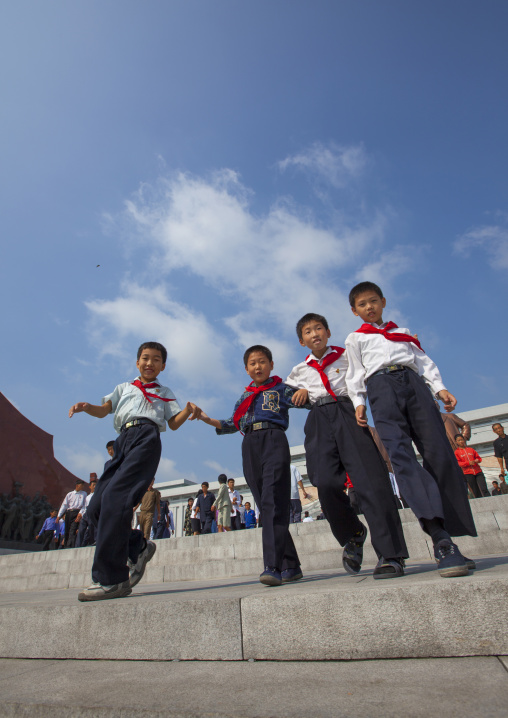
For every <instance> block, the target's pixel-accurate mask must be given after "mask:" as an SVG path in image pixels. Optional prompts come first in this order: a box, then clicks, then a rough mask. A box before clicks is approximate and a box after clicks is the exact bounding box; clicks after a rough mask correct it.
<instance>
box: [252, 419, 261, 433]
mask: <svg viewBox="0 0 508 718" xmlns="http://www.w3.org/2000/svg"><path fill="white" fill-rule="evenodd" d="M262 428H263V422H262V421H257V422H256V423H255V424H252V431H258V430H259V429H262Z"/></svg>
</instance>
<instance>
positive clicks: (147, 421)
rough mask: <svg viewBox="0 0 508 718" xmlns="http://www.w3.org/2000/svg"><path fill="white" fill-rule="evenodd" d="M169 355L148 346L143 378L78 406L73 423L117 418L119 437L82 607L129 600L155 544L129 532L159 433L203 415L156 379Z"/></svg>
mask: <svg viewBox="0 0 508 718" xmlns="http://www.w3.org/2000/svg"><path fill="white" fill-rule="evenodd" d="M166 358H167V351H166V349H165V347H163V346H162V344H159V343H158V342H145V343H144V344H142V345H141V346H140V347H139V349H138V354H137V361H136V366H137V368H138V370H139V377H138V378H137V379H135V380H134V381H133V382H124V383H123V384H119V385H118V386H117V387H116V388H115V390H114V391H113V392H112V393H111V394H108V395H107V396H105V397H104V398H103V399H102V404H101V405H98V406H96V405H93V404H88V403H87V402H79V403H78V404H74V405H73V406H71V408H70V410H69V417H72V416H73V415H74V414H77V413H80V412H85V413H86V414H89V415H90V416H95V417H97V418H99V419H102V418H104V417H105V416H107V415H108V414H111V413H113V412H114V414H115V418H114V427H115V429H116V431H117V432H118V434H119V435H120V436H119V437H118V438H117V440H116V442H115V447H114V456H113V460H112V461H111V464H110V465H109V466H108V467H107V469H106V470H105V471H104V473H103V475H102V476H101V478H100V480H99V482H98V485H97V488H96V490H95V492H94V495H93V498H92V500H91V501H90V505H89V506H88V509H87V515H88V516H89V520H90V521H91V522H92V523H93V525H94V526H95V528H96V530H97V540H96V548H95V555H94V561H93V566H92V579H93V582H94V583H93V584H92V585H91V586H89V587H88V588H85V589H83V591H81V593H79V595H78V599H79V600H80V601H101V600H104V599H109V598H121V597H123V596H128V595H129V594H130V593H131V591H132V587H133V586H135V585H136V584H137V583H138V582H139V581H140V579H141V577H142V575H143V573H144V570H145V566H146V564H147V562H148V561H149V560H150V559H151V558H152V556H153V555H154V553H155V544H154V543H153V542H152V541H148V542H147V541H146V540H145V539H144V537H143V534H142V533H141V531H138V530H131V521H132V511H133V508H134V506H136V504H139V502H140V501H141V498H142V496H143V495H144V494H145V492H146V490H147V489H148V486H149V485H150V482H151V481H152V480H153V477H154V476H155V473H156V471H157V467H158V465H159V460H160V456H161V440H160V432H161V431H165V430H166V422H167V424H168V426H169V428H170V429H171V430H173V431H176V430H177V429H178V428H180V426H182V424H183V423H184V422H185V421H187V419H189V418H191V417H192V418H193V419H196V418H198V417H199V414H200V411H201V410H200V409H199V408H198V407H197V406H196V405H195V404H192V403H191V402H187V405H186V407H185V409H183V410H181V411H180V407H179V405H178V403H177V401H176V399H175V396H174V394H173V392H172V391H171V390H170V389H168V388H167V387H165V386H162V385H161V384H160V383H159V382H158V381H157V377H158V376H159V374H160V373H161V372H162V371H164V368H165V366H166Z"/></svg>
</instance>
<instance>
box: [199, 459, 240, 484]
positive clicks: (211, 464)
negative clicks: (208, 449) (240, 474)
mask: <svg viewBox="0 0 508 718" xmlns="http://www.w3.org/2000/svg"><path fill="white" fill-rule="evenodd" d="M203 464H204V465H205V466H207V467H208V468H209V469H212V471H216V472H217V476H218V475H219V474H226V476H227V477H228V478H236V474H235V473H234V472H233V470H232V469H229V468H228V467H227V466H223V465H222V464H219V462H218V461H213V460H212V459H207V460H206V461H203ZM213 480H214V481H215V480H216V479H213Z"/></svg>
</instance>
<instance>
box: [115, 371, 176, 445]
mask: <svg viewBox="0 0 508 718" xmlns="http://www.w3.org/2000/svg"><path fill="white" fill-rule="evenodd" d="M137 378H139V377H137ZM155 383H156V384H157V387H154V388H153V389H147V391H148V393H150V394H157V395H158V396H162V397H164V398H165V399H171V401H159V400H158V399H153V398H151V403H150V402H149V401H147V400H146V399H145V397H144V396H143V392H142V391H141V389H138V387H137V386H134V384H132V383H131V382H128V381H126V382H124V383H123V384H118V386H117V387H116V388H115V390H114V391H113V392H112V393H111V394H108V395H107V396H105V397H103V399H102V403H103V404H105V403H106V402H107V401H111V412H110V413H111V414H113V413H114V415H115V419H114V422H113V425H114V427H115V429H116V431H117V432H118V433H120V431H121V429H122V426H123V425H124V424H125V423H126V422H127V421H131V420H132V419H150V420H151V421H154V422H155V423H156V424H157V426H158V427H159V431H166V422H167V421H168V420H169V419H171V417H172V416H175V415H176V414H178V413H179V412H180V411H181V409H180V405H179V404H178V402H177V401H176V397H175V395H174V394H173V392H172V391H171V389H168V387H167V386H162V384H159V382H158V381H157V380H156V381H155Z"/></svg>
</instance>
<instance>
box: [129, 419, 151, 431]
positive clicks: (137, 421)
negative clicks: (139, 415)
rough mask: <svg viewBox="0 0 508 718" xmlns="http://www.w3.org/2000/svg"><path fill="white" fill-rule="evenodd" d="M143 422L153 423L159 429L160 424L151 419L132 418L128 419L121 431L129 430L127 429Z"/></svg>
mask: <svg viewBox="0 0 508 718" xmlns="http://www.w3.org/2000/svg"><path fill="white" fill-rule="evenodd" d="M141 424H151V425H152V426H155V428H156V429H157V431H159V425H158V424H156V423H155V421H152V420H151V419H132V420H131V421H126V422H125V424H124V425H123V426H122V428H121V429H120V431H127V429H131V428H132V427H133V426H140V425H141Z"/></svg>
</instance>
